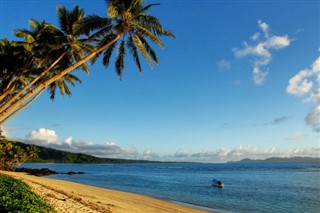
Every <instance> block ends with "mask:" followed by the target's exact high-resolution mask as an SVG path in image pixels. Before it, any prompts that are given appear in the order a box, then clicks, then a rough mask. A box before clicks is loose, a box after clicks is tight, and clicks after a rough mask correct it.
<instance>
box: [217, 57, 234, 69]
mask: <svg viewBox="0 0 320 213" xmlns="http://www.w3.org/2000/svg"><path fill="white" fill-rule="evenodd" d="M217 65H218V67H219V70H220V71H226V70H229V69H230V68H231V62H230V61H227V60H225V59H222V60H220V61H219V62H218V63H217Z"/></svg>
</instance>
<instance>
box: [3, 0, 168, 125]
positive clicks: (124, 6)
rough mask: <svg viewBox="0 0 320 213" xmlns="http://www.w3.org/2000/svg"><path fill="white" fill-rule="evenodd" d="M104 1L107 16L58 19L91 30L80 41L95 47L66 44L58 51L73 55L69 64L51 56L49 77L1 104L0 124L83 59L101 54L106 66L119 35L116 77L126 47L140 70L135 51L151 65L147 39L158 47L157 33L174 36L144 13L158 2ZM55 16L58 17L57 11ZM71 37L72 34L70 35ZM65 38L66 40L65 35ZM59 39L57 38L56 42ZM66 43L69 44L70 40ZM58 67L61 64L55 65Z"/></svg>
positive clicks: (74, 29)
mask: <svg viewBox="0 0 320 213" xmlns="http://www.w3.org/2000/svg"><path fill="white" fill-rule="evenodd" d="M107 3H108V16H109V17H108V18H103V17H99V16H96V15H91V16H88V17H87V18H84V19H80V20H77V21H75V22H73V23H72V24H70V23H69V22H63V21H60V25H62V26H61V29H62V30H63V31H65V32H66V29H68V30H69V32H72V33H73V34H75V35H83V34H88V33H89V32H93V34H92V35H91V36H89V37H88V39H87V40H86V42H84V44H85V45H88V43H94V44H96V45H97V46H96V48H92V47H91V46H89V47H90V48H91V49H90V48H88V49H90V52H89V53H88V51H83V50H86V49H83V47H82V46H81V45H79V48H74V49H72V48H71V46H70V49H69V50H70V51H71V52H63V53H62V54H64V53H65V54H66V57H68V58H70V59H74V60H72V61H73V62H74V63H73V64H72V65H70V66H68V63H63V66H61V67H60V65H61V63H59V62H60V60H62V58H64V59H65V58H66V57H64V56H60V57H62V58H61V59H60V58H59V57H58V58H57V57H56V58H55V59H54V60H52V61H53V62H51V63H47V64H50V66H48V68H47V69H46V70H45V71H47V70H48V71H50V70H51V69H54V70H56V72H55V74H54V75H53V77H50V78H48V79H46V80H43V81H40V83H38V84H32V85H34V88H32V89H30V90H29V91H26V92H25V94H22V93H20V94H19V93H17V94H16V95H15V100H13V101H11V102H10V103H9V104H6V106H4V105H3V104H1V107H0V125H1V124H3V123H4V122H3V121H7V120H5V119H6V117H7V116H10V113H12V112H14V111H15V110H16V109H17V108H19V106H20V105H21V104H23V103H24V102H26V101H28V100H29V99H30V98H32V96H34V95H35V94H38V93H39V92H40V91H43V90H44V89H45V88H47V87H48V86H49V85H50V84H52V83H53V82H55V81H57V80H59V79H61V78H62V77H64V76H65V75H67V74H68V73H70V72H71V71H72V70H74V69H76V68H78V67H80V66H82V67H83V68H84V64H85V63H86V62H87V61H91V62H92V63H93V62H94V61H95V60H96V58H97V57H99V56H100V55H101V54H103V55H104V56H103V63H104V65H105V66H106V67H107V66H108V65H109V61H110V57H111V55H112V53H113V51H114V48H115V47H116V45H117V43H118V41H119V40H120V38H122V39H121V41H120V42H119V44H118V48H117V49H118V55H117V57H116V61H115V69H116V72H117V74H118V75H119V77H120V79H121V77H122V71H123V69H124V56H125V54H126V47H127V48H128V49H129V51H130V52H131V53H132V55H133V57H134V60H135V62H136V64H137V66H138V69H139V71H140V72H142V67H141V63H140V59H139V53H140V54H141V55H142V56H143V57H145V58H146V59H147V60H148V62H149V64H150V66H151V67H152V66H153V61H154V62H156V63H158V58H157V56H156V54H155V51H154V50H153V49H152V48H151V46H150V44H149V43H148V41H151V42H152V43H155V44H157V45H159V46H160V47H164V45H163V43H162V41H161V40H160V38H159V36H170V37H174V35H173V34H172V33H171V32H169V31H167V30H165V29H164V28H163V27H162V25H161V24H160V21H159V20H158V19H157V18H156V17H154V16H151V15H149V14H147V13H146V12H147V11H148V9H150V8H151V7H153V6H155V5H158V4H149V5H147V6H143V3H144V0H107ZM58 12H59V10H58ZM62 12H63V11H60V13H62ZM66 14H67V13H66ZM59 18H61V16H60V15H59ZM68 23H69V24H68ZM67 24H68V25H67ZM66 25H67V26H68V28H67V27H65V26H66ZM50 35H51V34H50ZM68 38H69V37H68ZM71 38H74V37H73V36H72V37H71ZM67 40H68V41H69V39H67ZM60 42H61V41H59V42H58V43H57V44H59V43H60ZM71 43H72V42H71ZM68 44H69V45H70V43H68ZM81 44H83V43H81ZM27 47H28V46H27ZM73 47H74V46H73ZM75 47H77V46H75ZM84 47H87V46H84ZM65 49H68V48H65ZM82 51H83V52H82ZM70 53H79V54H80V53H83V55H85V56H84V57H83V55H81V57H72V56H71V54H70ZM51 66H52V67H51ZM58 67H59V68H62V67H65V68H64V69H58ZM66 67H67V68H66ZM60 70H61V71H60ZM29 88H30V87H29Z"/></svg>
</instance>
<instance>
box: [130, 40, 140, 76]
mask: <svg viewBox="0 0 320 213" xmlns="http://www.w3.org/2000/svg"><path fill="white" fill-rule="evenodd" d="M127 47H128V49H129V50H130V53H131V54H132V55H133V59H134V61H135V62H136V65H137V66H138V68H139V71H140V73H142V67H141V63H140V59H139V55H138V49H137V47H136V45H135V44H134V41H133V37H132V35H130V36H129V38H128V40H127Z"/></svg>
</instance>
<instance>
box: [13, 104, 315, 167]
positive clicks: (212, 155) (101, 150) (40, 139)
mask: <svg viewBox="0 0 320 213" xmlns="http://www.w3.org/2000/svg"><path fill="white" fill-rule="evenodd" d="M318 110H320V108H319V109H318ZM319 112H320V111H318V113H319ZM317 116H319V114H318V115H317ZM311 117H313V116H311ZM283 120H284V118H276V119H275V120H274V123H277V122H282V121H283ZM313 121H314V120H313ZM310 122H312V119H311V120H310ZM31 136H33V137H34V138H33V139H31ZM36 136H37V137H36ZM45 136H46V137H45ZM49 136H56V137H49ZM294 137H295V138H299V137H304V134H303V133H301V132H296V133H295V135H294ZM54 138H57V134H56V132H55V131H53V130H48V129H45V128H40V129H39V130H33V131H32V132H30V133H29V134H28V135H27V137H26V139H24V140H22V139H15V140H16V141H24V142H26V143H29V144H37V145H41V146H45V147H50V148H55V149H59V150H64V151H69V152H74V153H84V154H89V155H94V156H97V157H102V158H122V159H143V160H154V161H177V162H185V161H188V162H208V163H209V162H211V163H214V162H216V163H219V162H227V161H238V160H241V159H243V158H251V159H265V158H268V157H292V156H308V157H317V156H318V155H319V151H320V149H319V148H318V149H298V148H297V149H290V150H285V151H282V150H278V149H277V148H275V147H270V148H267V149H263V148H259V147H252V146H239V147H237V148H222V149H217V150H203V151H200V152H192V151H189V150H186V149H181V150H178V151H176V152H175V153H173V154H170V153H168V154H167V155H159V154H158V153H157V152H154V151H153V150H152V149H151V148H150V149H146V150H144V151H142V152H139V151H138V150H137V149H136V148H135V147H134V146H127V147H121V146H119V145H117V143H115V142H105V143H103V144H95V143H92V142H85V141H77V140H75V139H73V137H67V138H66V139H65V140H63V141H61V142H59V141H57V140H53V139H54ZM48 141H52V142H48Z"/></svg>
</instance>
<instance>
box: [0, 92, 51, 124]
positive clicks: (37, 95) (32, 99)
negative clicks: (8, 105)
mask: <svg viewBox="0 0 320 213" xmlns="http://www.w3.org/2000/svg"><path fill="white" fill-rule="evenodd" d="M44 90H45V89H42V90H40V91H39V92H38V93H37V94H36V95H35V96H33V97H32V98H31V100H29V101H28V102H27V103H25V104H23V105H21V106H19V107H18V108H17V109H16V110H15V111H13V112H12V113H10V114H9V115H8V116H6V117H5V118H4V119H3V120H1V121H0V126H1V125H2V124H4V123H5V122H6V121H8V120H9V119H10V118H12V117H13V116H15V115H16V114H18V113H19V112H21V111H22V110H24V109H25V108H26V107H27V106H29V105H30V104H32V103H33V102H34V101H35V100H36V99H37V98H38V97H39V96H40V95H41V94H42V93H43V92H44Z"/></svg>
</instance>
